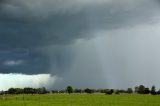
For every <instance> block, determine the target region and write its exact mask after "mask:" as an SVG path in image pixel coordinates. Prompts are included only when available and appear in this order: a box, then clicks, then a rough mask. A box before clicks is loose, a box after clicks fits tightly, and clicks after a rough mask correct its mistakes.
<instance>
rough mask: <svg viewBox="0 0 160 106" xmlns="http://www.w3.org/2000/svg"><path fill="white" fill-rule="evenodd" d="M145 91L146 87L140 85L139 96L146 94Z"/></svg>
mask: <svg viewBox="0 0 160 106" xmlns="http://www.w3.org/2000/svg"><path fill="white" fill-rule="evenodd" d="M144 89H145V86H143V85H140V86H139V87H138V93H139V94H144Z"/></svg>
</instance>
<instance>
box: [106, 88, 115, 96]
mask: <svg viewBox="0 0 160 106" xmlns="http://www.w3.org/2000/svg"><path fill="white" fill-rule="evenodd" d="M113 92H114V90H113V89H109V90H106V92H105V93H106V94H108V95H111V94H112V93H113Z"/></svg>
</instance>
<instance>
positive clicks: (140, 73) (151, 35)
mask: <svg viewBox="0 0 160 106" xmlns="http://www.w3.org/2000/svg"><path fill="white" fill-rule="evenodd" d="M159 11H160V0H1V1H0V73H1V74H0V87H1V88H0V89H4V90H6V89H8V88H9V87H28V86H30V87H41V86H46V87H47V88H49V89H62V88H64V87H66V86H67V85H72V86H74V87H75V88H86V87H90V88H127V87H134V86H136V85H139V84H144V85H146V86H148V87H150V86H152V85H155V86H157V87H159V88H160V82H159V80H160V77H159V74H160V42H159V40H160V13H159ZM33 82H34V84H33Z"/></svg>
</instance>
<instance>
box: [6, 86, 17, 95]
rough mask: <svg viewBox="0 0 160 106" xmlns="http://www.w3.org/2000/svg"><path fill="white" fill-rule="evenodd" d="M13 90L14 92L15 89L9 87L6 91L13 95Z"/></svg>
mask: <svg viewBox="0 0 160 106" xmlns="http://www.w3.org/2000/svg"><path fill="white" fill-rule="evenodd" d="M15 92H16V90H15V89H14V88H9V89H8V93H9V94H12V95H13V94H15Z"/></svg>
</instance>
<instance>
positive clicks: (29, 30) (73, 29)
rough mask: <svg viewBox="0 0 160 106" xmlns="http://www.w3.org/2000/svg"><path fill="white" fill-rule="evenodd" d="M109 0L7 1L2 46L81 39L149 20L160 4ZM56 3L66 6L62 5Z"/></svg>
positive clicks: (1, 23)
mask: <svg viewBox="0 0 160 106" xmlns="http://www.w3.org/2000/svg"><path fill="white" fill-rule="evenodd" d="M105 1H107V0H104V1H102V2H98V3H96V2H95V1H93V2H91V1H88V2H86V3H82V2H80V1H79V2H78V1H77V2H76V1H73V0H69V1H68V2H65V3H66V4H64V3H63V2H56V1H48V0H47V1H43V0H40V1H37V0H33V1H30V0H29V1H24V0H15V1H9V0H6V2H5V3H2V4H1V5H2V6H1V8H2V9H1V10H0V16H1V17H0V29H1V30H0V34H1V36H0V42H1V43H0V47H1V48H28V47H29V48H31V47H36V46H44V45H51V44H66V43H71V42H72V41H74V40H75V39H78V38H88V37H90V36H91V35H90V34H89V33H90V32H91V31H94V30H104V29H105V30H109V29H114V28H120V27H126V26H132V25H134V24H137V23H143V22H147V21H148V19H150V18H152V17H151V16H152V15H153V14H155V13H154V10H155V8H156V4H154V2H150V1H148V0H147V1H144V0H142V1H140V2H139V1H137V0H136V1H130V0H129V1H126V0H122V1H115V0H113V1H108V2H105ZM42 3H43V4H42ZM56 3H57V5H60V6H61V5H62V4H63V5H64V7H58V6H56ZM77 3H79V5H80V6H78V7H77V8H79V9H78V10H76V9H77V8H76V7H74V5H77ZM70 4H72V5H70ZM83 4H85V5H83ZM52 5H53V6H52ZM153 6H154V8H153ZM150 7H151V8H150ZM157 8H158V7H157ZM157 8H156V9H157ZM65 9H66V10H65Z"/></svg>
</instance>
